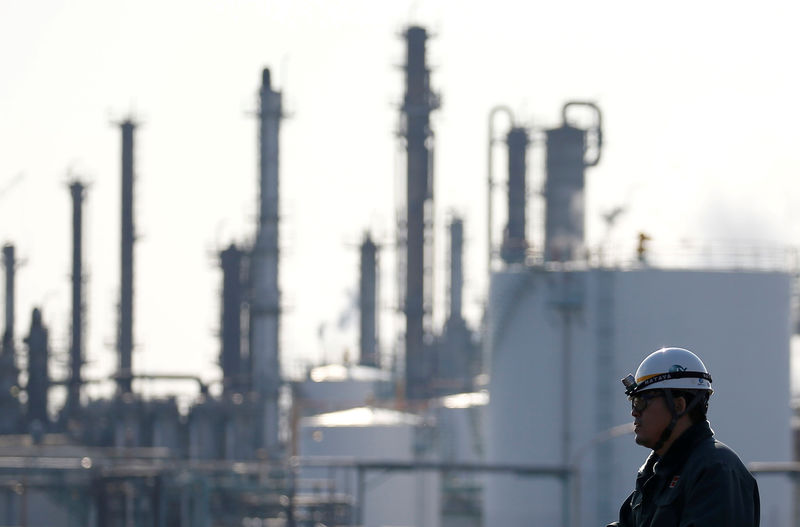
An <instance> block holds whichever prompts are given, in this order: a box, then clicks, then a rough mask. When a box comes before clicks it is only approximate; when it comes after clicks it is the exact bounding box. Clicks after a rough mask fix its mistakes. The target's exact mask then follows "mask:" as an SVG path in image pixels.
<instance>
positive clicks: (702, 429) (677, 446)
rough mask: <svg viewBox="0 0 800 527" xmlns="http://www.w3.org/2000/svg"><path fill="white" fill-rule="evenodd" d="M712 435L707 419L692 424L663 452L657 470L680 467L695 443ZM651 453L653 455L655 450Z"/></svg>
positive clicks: (670, 470) (668, 470)
mask: <svg viewBox="0 0 800 527" xmlns="http://www.w3.org/2000/svg"><path fill="white" fill-rule="evenodd" d="M713 436H714V431H713V430H711V425H710V424H709V423H708V421H705V420H704V421H701V422H699V423H695V424H693V425H692V426H690V427H689V428H688V429H687V430H686V431H685V432H684V433H682V434H681V435H680V437H678V438H677V439H676V440H675V442H674V443H672V446H670V447H669V450H667V453H666V454H664V457H663V459H662V460H661V462H660V463H659V464H658V467H657V470H658V472H661V473H669V472H672V471H674V470H678V469H680V468H681V467H682V466H683V464H684V463H686V459H687V458H688V457H689V454H690V453H691V452H692V450H694V447H695V445H697V444H698V443H699V442H701V441H703V440H704V439H708V438H710V437H713ZM651 455H655V452H653V453H652V454H651Z"/></svg>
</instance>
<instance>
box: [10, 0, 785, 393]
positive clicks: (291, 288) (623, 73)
mask: <svg viewBox="0 0 800 527" xmlns="http://www.w3.org/2000/svg"><path fill="white" fill-rule="evenodd" d="M798 11H800V8H798V7H797V6H796V4H794V3H791V2H774V1H773V2H769V1H767V2H760V3H759V4H758V8H757V10H756V9H755V4H753V3H741V4H738V3H733V2H729V1H728V2H680V1H679V2H670V3H659V4H655V3H649V2H648V3H643V2H595V1H588V0H587V1H565V2H519V1H510V0H509V1H492V2H479V1H463V0H459V1H455V0H454V1H440V2H434V1H416V2H410V1H395V2H388V1H383V2H376V1H351V0H340V1H333V0H330V1H302V2H291V1H288V0H287V1H271V2H267V1H261V2H255V1H244V0H241V1H222V0H213V1H212V0H192V1H170V2H163V1H148V0H140V1H136V2H132V1H131V2H121V1H106V0H102V1H101V0H96V1H90V0H78V1H55V0H52V1H14V0H0V241H1V242H4V243H5V242H10V243H13V244H15V245H16V248H17V253H18V255H19V257H20V258H21V259H22V260H23V262H22V264H21V266H20V268H19V271H18V275H17V276H18V281H17V314H18V316H17V323H16V334H17V336H18V338H21V337H22V336H23V335H25V334H27V330H28V327H29V323H30V310H31V309H32V308H33V307H34V306H41V307H42V309H43V311H44V320H45V323H46V324H48V325H49V328H50V335H51V344H52V347H53V350H54V352H55V353H56V354H57V357H58V358H60V359H61V360H62V361H65V359H66V352H67V349H68V345H69V309H70V302H71V300H70V287H69V273H70V252H71V248H70V246H71V233H70V228H71V225H70V222H71V203H70V198H69V193H68V190H67V188H66V182H67V181H69V180H70V178H71V176H70V174H72V176H77V177H79V178H81V179H82V180H84V181H86V182H88V183H89V184H90V188H89V190H88V192H87V199H86V203H85V217H86V224H85V227H84V237H85V241H86V250H85V253H84V259H85V262H86V267H87V270H88V273H87V287H88V294H87V298H86V301H87V311H88V313H87V314H88V320H87V328H88V331H89V337H88V340H87V344H86V353H87V358H88V360H89V361H90V364H89V366H88V370H87V374H88V375H89V376H90V377H102V376H104V375H107V374H108V373H110V372H111V371H112V370H113V369H114V365H115V358H114V356H113V347H114V342H115V332H116V319H117V317H116V303H117V298H118V290H119V285H118V284H119V239H120V235H119V225H120V213H119V203H120V196H119V192H120V190H119V187H120V160H119V155H120V146H119V145H120V133H119V130H118V128H116V127H115V126H113V124H112V123H113V122H115V121H119V120H120V119H122V118H124V117H126V116H127V115H129V114H131V113H132V114H133V115H134V116H135V118H136V119H137V120H139V121H140V122H141V126H140V127H139V129H138V131H137V136H136V140H137V142H136V175H137V179H136V187H135V196H136V201H135V211H136V219H135V223H136V226H137V231H138V235H139V239H138V242H137V245H136V250H135V254H136V261H135V277H136V285H135V322H134V324H135V325H134V327H135V340H136V342H137V348H136V351H135V353H134V369H135V370H137V371H140V372H157V371H162V372H166V371H169V372H180V373H197V374H200V375H202V376H203V377H204V378H206V379H207V380H213V379H217V378H219V369H218V368H217V366H216V362H217V357H218V353H219V343H218V339H217V337H216V331H217V329H218V326H219V322H218V319H219V298H218V293H219V290H220V287H221V273H220V271H219V268H218V265H217V261H218V258H217V251H218V250H219V249H221V248H223V247H224V246H226V245H227V244H228V243H230V242H232V241H236V242H237V243H241V242H246V241H248V240H249V239H251V237H252V236H253V234H254V232H255V218H256V211H257V202H256V200H257V187H256V183H257V177H258V175H257V133H256V121H255V119H254V117H253V113H254V111H255V110H256V109H257V91H258V85H259V82H260V72H261V69H262V68H263V67H265V66H267V67H270V68H271V69H272V71H273V79H274V81H275V83H276V84H277V87H278V89H280V90H282V91H283V93H284V105H285V107H286V109H287V111H288V114H289V115H288V117H287V119H286V120H285V121H284V122H283V128H282V132H281V166H280V178H281V180H280V185H281V208H282V211H281V212H282V218H283V224H282V240H281V245H282V247H283V254H282V260H281V284H282V291H283V302H284V306H285V314H284V318H283V323H282V343H283V357H282V358H283V361H284V364H285V365H286V366H287V367H289V368H295V367H297V366H298V365H300V364H302V363H303V362H304V361H319V360H322V358H328V359H337V358H339V357H341V356H342V354H343V351H344V349H346V348H347V349H349V350H350V354H351V356H352V355H354V354H355V353H356V351H357V335H356V328H357V324H356V320H357V319H356V318H355V317H354V316H351V317H349V319H348V317H347V316H345V315H346V314H347V313H348V312H350V313H352V310H353V307H354V306H353V301H354V300H353V297H354V295H355V293H356V291H357V279H358V276H357V271H358V254H357V246H358V243H359V242H360V239H361V237H362V234H363V232H364V230H365V229H371V230H372V231H373V233H374V235H375V236H376V237H377V239H378V240H379V242H380V243H381V244H382V245H383V247H384V249H383V252H382V255H381V262H382V268H381V273H382V299H381V304H382V309H383V313H384V317H383V319H384V321H383V324H382V330H383V335H382V338H383V345H384V347H385V348H386V349H388V348H390V347H391V344H392V339H393V338H394V331H395V330H396V328H395V327H394V325H393V324H392V323H391V316H390V315H391V314H392V310H393V309H394V308H395V307H396V305H397V299H396V297H395V295H394V294H392V289H393V285H394V282H395V278H394V275H393V273H394V272H393V262H394V258H395V257H394V254H393V252H392V248H393V239H394V222H395V209H396V205H397V203H398V202H399V200H398V199H397V196H396V189H397V188H398V185H397V181H398V180H399V179H400V178H402V177H403V174H402V173H401V171H400V170H399V168H398V167H401V166H402V163H401V161H402V155H401V148H400V145H399V142H398V140H397V138H396V135H395V132H396V129H397V122H398V102H399V101H400V100H401V98H402V94H403V78H402V72H401V70H400V69H399V68H398V67H397V66H398V65H400V64H402V63H403V61H404V47H403V41H402V39H401V38H400V36H399V35H400V33H401V32H402V30H403V28H404V27H405V26H407V25H408V24H421V25H424V26H426V27H427V28H429V29H430V30H431V31H432V32H433V33H434V34H435V38H434V39H432V40H431V41H430V44H429V48H428V49H429V62H430V64H431V65H432V67H433V68H434V70H433V74H432V86H433V88H434V90H435V91H437V92H438V93H440V94H441V97H442V107H441V109H440V110H439V111H437V112H436V113H435V114H434V118H433V128H434V132H435V134H436V143H435V144H436V147H435V180H436V183H435V185H436V187H435V190H436V212H437V225H436V229H437V230H436V234H437V244H438V246H437V250H438V253H437V254H438V263H439V269H438V270H437V273H438V274H437V287H438V291H439V301H440V302H443V300H444V295H443V292H444V285H445V282H446V280H445V276H444V273H443V268H444V265H445V262H446V259H445V255H444V252H443V251H444V247H445V245H446V233H445V227H446V223H447V218H448V217H449V215H450V214H451V213H452V212H453V211H456V212H458V213H459V214H462V215H463V216H464V219H465V229H466V237H467V242H466V243H467V249H466V250H467V253H466V261H465V267H466V273H467V284H466V286H467V288H466V291H465V295H464V298H465V304H466V306H465V309H466V310H467V314H468V316H469V318H470V320H471V321H473V322H474V321H476V320H477V319H478V316H479V313H480V305H481V302H482V299H483V297H484V291H485V287H486V263H485V262H486V257H485V254H486V245H485V244H486V235H485V230H486V227H485V225H486V218H485V215H486V205H485V203H486V181H485V180H486V151H487V146H486V145H487V117H488V113H489V110H490V108H492V107H493V106H495V105H498V104H505V105H508V106H510V107H511V108H512V109H513V110H514V112H515V116H516V118H517V120H518V121H519V122H520V123H522V124H525V125H528V126H531V127H532V128H533V129H534V131H536V130H542V129H544V128H548V127H553V126H557V125H558V124H560V122H559V121H560V111H561V106H562V104H563V103H564V102H565V101H568V100H572V99H581V100H592V101H595V102H596V103H597V104H598V105H599V106H600V107H601V108H602V110H603V115H604V123H605V129H604V137H605V140H606V144H605V148H604V151H603V159H602V161H601V164H600V165H599V166H598V167H596V168H594V169H590V171H589V172H588V174H587V176H588V177H587V179H588V186H587V233H588V243H589V245H590V247H592V248H596V247H598V246H599V245H600V244H601V243H604V240H606V230H605V226H604V224H603V222H602V220H601V214H602V213H603V212H607V211H608V210H611V209H613V208H614V207H617V206H623V207H625V208H626V212H625V213H624V214H623V215H622V216H620V218H619V220H618V222H617V223H616V225H615V228H614V230H613V231H612V232H611V233H610V236H609V237H608V240H609V247H611V246H613V247H614V250H613V253H612V254H613V255H614V258H615V259H616V260H620V261H622V260H626V259H630V258H632V257H633V251H634V248H635V243H636V236H637V234H638V233H639V232H640V231H644V232H647V233H648V234H649V235H650V236H651V237H652V238H653V241H652V242H651V243H652V247H653V250H654V251H656V250H658V251H663V252H664V253H665V254H666V253H668V252H669V251H670V250H671V249H670V248H673V247H678V246H679V245H680V244H687V243H691V244H693V246H697V244H702V243H704V242H707V241H714V242H719V241H726V242H736V243H737V244H739V245H742V244H744V245H747V246H750V245H771V246H783V245H787V246H794V245H797V242H798V240H800V212H798V211H797V210H796V207H794V206H793V205H794V204H795V203H797V202H799V201H800V182H798V181H797V178H796V174H797V173H798V171H799V169H800V150H799V149H798V148H797V143H798V130H797V123H798V121H800V119H799V118H800V104H799V103H798V97H797V93H800V77H799V76H798V73H797V58H796V52H797V49H800V42H798V41H800V36H798V33H797V31H796V28H795V24H796V20H797V19H798V14H800V13H798ZM506 127H507V123H505V122H503V120H502V119H498V122H497V129H498V130H499V131H500V132H504V130H505V128H506ZM534 136H535V137H538V134H537V133H536V132H534ZM503 155H504V154H503V151H502V150H501V149H498V150H497V151H496V159H498V164H497V171H496V176H497V177H498V178H500V179H504V177H503V176H502V171H503V163H502V162H501V160H502V158H503ZM529 159H530V171H529V176H528V179H529V184H530V185H531V191H530V194H531V196H530V209H529V210H530V214H529V226H530V229H531V231H532V232H533V233H534V235H533V236H532V238H533V241H534V244H535V243H536V242H537V241H538V239H539V237H540V234H539V233H540V230H541V219H540V216H541V212H542V207H541V198H540V197H539V195H538V191H539V190H540V188H541V182H542V173H541V166H540V165H541V162H542V146H541V143H540V142H539V143H538V144H534V145H533V147H532V149H531V150H530V152H529ZM496 203H497V208H496V210H497V215H496V219H495V224H496V225H497V226H498V232H499V229H500V227H501V226H502V224H503V223H504V222H505V207H504V205H503V203H504V200H503V199H502V195H501V194H498V196H497V201H496ZM609 250H610V249H609ZM439 305H440V306H441V303H440V304H439ZM442 315H443V310H442V309H440V310H439V311H438V316H439V317H441V316H442ZM341 322H343V324H342V323H341ZM322 325H325V327H326V330H325V331H324V332H323V333H322V338H320V332H319V331H318V329H319V327H320V326H322ZM148 389H150V388H148Z"/></svg>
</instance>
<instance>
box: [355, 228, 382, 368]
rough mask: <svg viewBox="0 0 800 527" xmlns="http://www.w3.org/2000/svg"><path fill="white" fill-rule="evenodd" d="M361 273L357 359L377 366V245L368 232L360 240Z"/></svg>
mask: <svg viewBox="0 0 800 527" xmlns="http://www.w3.org/2000/svg"><path fill="white" fill-rule="evenodd" d="M360 253H361V273H360V281H359V294H358V307H359V335H360V336H359V350H360V355H359V360H358V363H359V364H361V365H362V366H374V367H378V366H379V363H380V360H379V356H378V325H377V311H376V308H377V304H378V247H377V246H376V245H375V242H373V241H372V237H371V236H370V235H369V233H367V234H365V235H364V241H363V242H361V248H360Z"/></svg>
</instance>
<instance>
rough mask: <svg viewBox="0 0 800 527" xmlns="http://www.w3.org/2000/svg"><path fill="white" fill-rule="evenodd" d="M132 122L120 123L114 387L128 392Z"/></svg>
mask: <svg viewBox="0 0 800 527" xmlns="http://www.w3.org/2000/svg"><path fill="white" fill-rule="evenodd" d="M135 128H136V124H135V123H134V122H133V121H131V120H130V119H128V120H125V121H124V122H122V123H120V129H121V130H122V242H121V252H120V267H121V277H120V298H119V335H118V341H117V351H118V352H119V369H118V371H117V389H118V391H119V393H120V394H126V393H131V384H132V374H133V370H132V356H133V243H134V240H135V233H134V226H133V177H134V170H133V133H134V130H135Z"/></svg>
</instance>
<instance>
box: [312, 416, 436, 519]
mask: <svg viewBox="0 0 800 527" xmlns="http://www.w3.org/2000/svg"><path fill="white" fill-rule="evenodd" d="M431 432H432V428H431V427H429V426H425V424H424V423H423V421H422V419H420V417H419V416H416V415H412V414H407V413H403V412H398V411H394V410H388V409H381V408H369V407H360V408H351V409H349V410H344V411H341V412H333V413H327V414H321V415H317V416H313V417H306V418H304V419H302V421H301V425H300V438H299V448H300V455H301V459H302V458H306V457H307V456H308V457H310V458H312V459H313V458H325V459H328V460H334V461H339V462H350V461H352V462H356V463H357V462H371V463H374V464H375V465H376V466H375V467H374V470H372V471H370V472H367V473H363V474H362V475H363V477H364V481H365V483H366V484H365V486H364V487H363V489H362V490H363V494H361V495H360V492H359V485H358V473H357V470H356V469H355V468H353V467H343V466H340V467H338V468H332V467H318V468H310V467H306V468H303V470H302V473H301V478H300V479H301V481H302V480H307V481H309V480H315V481H318V482H323V481H324V483H320V484H321V485H322V486H323V487H325V488H326V489H327V491H328V492H327V493H328V495H330V496H336V495H339V496H341V497H342V498H345V500H346V501H347V500H349V501H351V502H352V503H353V504H354V511H353V512H354V517H353V519H352V520H353V521H352V522H351V524H353V525H364V526H376V527H377V526H381V525H416V526H425V527H438V526H439V525H440V503H441V499H440V495H441V493H440V478H439V475H438V473H437V472H435V471H405V470H404V471H396V470H395V471H389V472H387V471H386V470H385V469H381V468H380V467H379V466H377V465H380V464H381V463H382V462H384V463H387V464H388V463H396V462H405V463H408V462H412V461H414V460H415V459H418V460H423V459H426V456H427V455H433V454H434V452H433V451H432V450H431V449H432V448H433V441H432V439H433V436H432V434H431ZM379 475H380V476H379ZM376 477H380V481H381V483H380V484H379V485H378V484H374V482H375V479H374V478H376ZM370 482H373V483H370ZM342 494H344V496H342Z"/></svg>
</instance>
